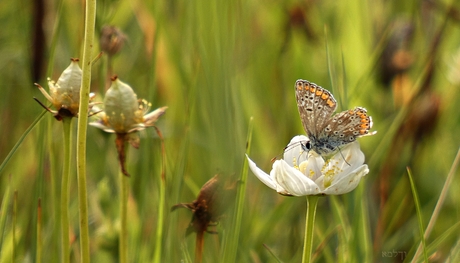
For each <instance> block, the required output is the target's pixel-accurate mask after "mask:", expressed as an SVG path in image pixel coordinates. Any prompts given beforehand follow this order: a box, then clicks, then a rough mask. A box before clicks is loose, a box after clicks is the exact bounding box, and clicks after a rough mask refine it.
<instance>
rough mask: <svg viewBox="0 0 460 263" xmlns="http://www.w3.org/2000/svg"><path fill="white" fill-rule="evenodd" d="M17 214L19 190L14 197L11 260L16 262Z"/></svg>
mask: <svg viewBox="0 0 460 263" xmlns="http://www.w3.org/2000/svg"><path fill="white" fill-rule="evenodd" d="M17 216H18V190H16V191H14V197H13V227H12V231H13V235H12V239H13V244H12V245H13V248H12V253H11V262H12V263H14V262H15V260H16V221H17Z"/></svg>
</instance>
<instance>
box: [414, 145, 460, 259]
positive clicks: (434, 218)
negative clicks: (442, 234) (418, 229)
mask: <svg viewBox="0 0 460 263" xmlns="http://www.w3.org/2000/svg"><path fill="white" fill-rule="evenodd" d="M459 163H460V148H459V149H458V151H457V155H456V157H455V160H454V162H453V163H452V166H451V168H450V171H449V174H448V175H447V179H446V182H445V183H444V186H443V187H442V190H441V195H440V196H439V199H438V202H437V203H436V207H435V208H434V211H433V214H432V215H431V218H430V221H429V222H428V226H427V227H426V230H425V240H426V239H428V237H429V236H430V234H431V231H432V230H433V227H434V224H435V223H436V221H437V219H438V216H439V213H440V212H441V207H442V205H443V204H444V201H445V200H446V197H447V191H448V190H449V186H451V184H452V180H453V179H454V175H455V172H456V171H457V168H458V165H459ZM422 249H423V247H422V243H420V244H419V245H418V248H417V252H415V256H414V258H413V259H412V261H411V262H417V259H418V257H419V256H420V254H421V253H422Z"/></svg>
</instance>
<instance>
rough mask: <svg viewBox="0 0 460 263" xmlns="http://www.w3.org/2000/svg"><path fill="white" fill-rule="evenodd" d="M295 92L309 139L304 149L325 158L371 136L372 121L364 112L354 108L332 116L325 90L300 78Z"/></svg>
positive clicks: (332, 102) (334, 104) (330, 99)
mask: <svg viewBox="0 0 460 263" xmlns="http://www.w3.org/2000/svg"><path fill="white" fill-rule="evenodd" d="M295 90H296V92H295V93H296V99H297V106H298V109H299V114H300V119H301V121H302V125H303V127H304V129H305V132H306V133H307V136H308V138H309V139H310V141H309V142H308V143H305V144H303V145H302V147H303V148H304V150H313V151H315V152H316V153H318V154H320V155H329V154H331V153H334V152H335V151H337V150H338V149H339V147H340V146H343V145H346V144H348V143H351V142H354V141H355V140H356V138H358V137H361V136H364V135H372V134H373V133H371V134H369V130H370V128H371V127H372V118H371V117H370V116H369V115H367V111H366V109H364V108H362V107H356V108H354V109H352V110H346V111H342V112H339V113H337V114H334V112H335V110H336V109H337V101H336V100H335V99H334V96H332V94H331V93H330V92H329V91H328V90H326V89H324V88H322V87H320V86H318V85H316V84H315V83H312V82H309V81H307V80H301V79H299V80H297V81H296V84H295Z"/></svg>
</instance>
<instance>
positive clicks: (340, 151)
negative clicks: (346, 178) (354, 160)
mask: <svg viewBox="0 0 460 263" xmlns="http://www.w3.org/2000/svg"><path fill="white" fill-rule="evenodd" d="M339 153H340V155H341V156H342V158H343V160H344V161H345V162H346V163H347V164H348V166H351V164H349V163H348V162H347V159H345V156H343V153H342V150H341V149H340V148H339Z"/></svg>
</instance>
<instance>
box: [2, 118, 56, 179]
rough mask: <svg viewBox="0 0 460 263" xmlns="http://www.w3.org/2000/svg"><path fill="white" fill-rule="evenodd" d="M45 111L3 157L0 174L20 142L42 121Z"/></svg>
mask: <svg viewBox="0 0 460 263" xmlns="http://www.w3.org/2000/svg"><path fill="white" fill-rule="evenodd" d="M47 112H48V111H47V110H43V111H42V113H40V115H38V117H37V118H36V119H35V120H34V122H32V124H30V126H29V128H27V130H26V131H25V132H24V133H23V134H22V136H21V137H20V138H19V140H18V141H17V142H16V144H15V145H14V146H13V148H12V149H11V151H10V152H9V153H8V155H7V156H6V157H5V160H3V162H2V164H1V165H0V174H1V173H2V171H3V169H4V168H5V166H6V165H7V164H8V161H9V160H10V159H11V157H12V156H13V155H14V153H15V152H16V151H17V150H18V148H19V146H21V144H22V142H23V141H24V139H25V138H26V137H27V135H29V133H30V131H32V129H33V128H34V127H35V125H37V123H38V122H39V121H40V120H41V119H42V117H43V116H44V115H45V113H47Z"/></svg>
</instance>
